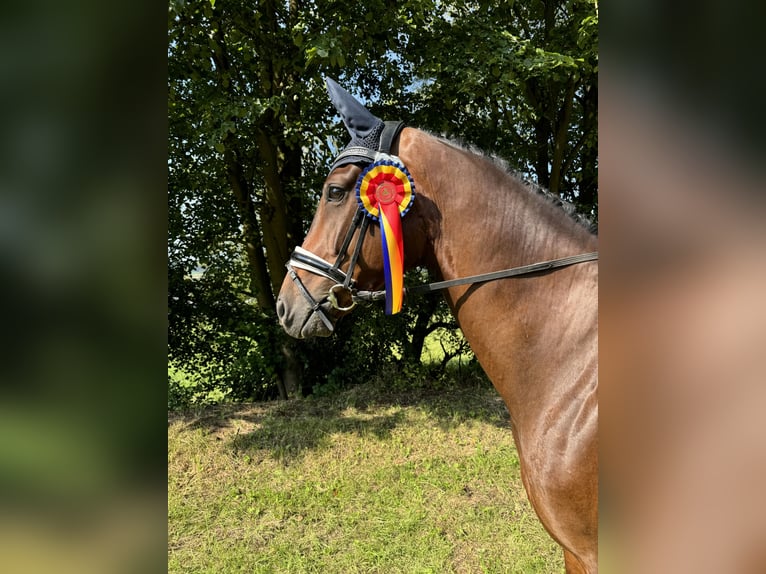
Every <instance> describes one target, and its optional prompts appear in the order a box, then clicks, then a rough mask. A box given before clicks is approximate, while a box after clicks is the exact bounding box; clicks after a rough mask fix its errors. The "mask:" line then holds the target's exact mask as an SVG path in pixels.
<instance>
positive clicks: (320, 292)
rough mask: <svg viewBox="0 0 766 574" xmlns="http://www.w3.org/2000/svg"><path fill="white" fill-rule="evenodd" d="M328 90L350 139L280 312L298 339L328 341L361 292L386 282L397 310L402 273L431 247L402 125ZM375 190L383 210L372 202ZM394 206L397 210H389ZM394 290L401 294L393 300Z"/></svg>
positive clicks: (333, 86) (292, 267) (330, 86)
mask: <svg viewBox="0 0 766 574" xmlns="http://www.w3.org/2000/svg"><path fill="white" fill-rule="evenodd" d="M327 91H328V93H329V95H330V99H331V100H332V103H333V105H334V106H335V108H336V109H337V111H338V113H339V114H340V116H341V118H342V120H343V123H344V125H345V126H346V129H347V130H348V132H349V135H350V136H351V141H350V142H349V144H348V145H347V146H346V147H345V148H344V149H343V150H342V151H341V153H340V154H339V155H338V157H337V158H336V159H335V160H334V162H333V164H332V166H331V168H330V173H329V175H328V176H327V179H325V182H324V184H323V187H322V194H321V198H320V201H319V206H318V208H317V210H316V213H315V215H314V220H313V222H312V224H311V227H310V229H309V232H308V234H307V235H306V238H305V240H304V242H303V244H302V245H301V246H300V247H298V248H296V250H295V251H294V252H293V254H292V256H291V258H290V261H289V262H288V263H287V268H288V274H287V276H286V277H285V280H284V282H283V284H282V288H281V290H280V292H279V297H278V299H277V314H278V316H279V321H280V323H281V325H282V327H283V328H284V329H285V331H287V333H288V334H290V335H291V336H293V337H296V338H308V337H315V336H329V335H330V334H332V332H333V331H334V328H335V324H336V323H337V321H338V319H340V317H342V316H344V315H346V314H348V313H349V312H350V311H351V309H352V308H353V307H354V306H355V302H356V300H357V299H358V296H357V294H358V293H359V292H371V291H375V290H378V289H381V287H383V286H384V285H385V287H386V297H387V311H388V312H394V313H395V312H397V311H398V308H400V306H401V296H402V294H403V286H402V285H401V273H403V271H404V267H405V266H406V267H408V268H409V267H412V266H413V265H416V264H418V263H419V259H420V257H421V254H422V252H423V245H424V242H425V241H424V237H423V234H422V233H420V232H419V227H420V226H419V221H420V217H419V216H418V214H417V211H418V209H417V202H414V201H413V199H414V188H415V182H414V180H413V179H412V177H411V176H410V175H409V172H408V170H407V168H406V167H404V166H403V164H401V160H399V158H398V157H397V156H396V155H394V154H395V153H396V151H397V150H398V143H399V142H398V137H399V134H400V132H401V131H402V129H403V124H402V123H401V122H383V121H382V120H380V119H379V118H377V117H376V116H374V115H373V114H372V113H371V112H370V111H369V110H367V109H366V108H365V107H364V105H362V104H361V103H360V102H359V101H357V100H356V99H355V98H354V97H353V96H352V95H351V94H349V93H348V92H347V91H346V90H344V89H343V88H341V87H340V86H339V85H338V84H337V83H335V82H334V81H333V80H331V79H329V78H328V79H327ZM371 170H376V171H374V172H373V171H371ZM384 172H385V173H384ZM376 174H377V175H380V177H379V178H377V179H376ZM396 177H398V178H400V179H396ZM381 178H382V179H381ZM386 179H387V180H386ZM383 180H386V181H383ZM370 182H372V183H370ZM395 188H396V189H398V190H399V194H398V195H396V193H395ZM375 190H377V196H378V199H380V202H381V204H380V205H377V204H376V205H371V204H370V201H369V197H373V199H375ZM368 191H369V192H370V193H369V194H367V195H365V193H366V192H368ZM395 201H399V203H398V204H397V206H398V207H396V208H393V207H391V206H390V205H383V202H385V203H387V204H390V203H392V202H395ZM404 202H409V203H408V205H403V203H404ZM410 207H412V209H410ZM397 210H398V213H397ZM408 212H411V213H409V215H408V217H406V218H400V216H401V215H402V214H404V213H408ZM392 213H393V216H392V215H391V214H392ZM386 214H388V215H389V216H390V217H388V220H386ZM384 220H386V221H387V222H388V223H387V224H386V225H384V222H383V221H384ZM397 226H400V227H399V228H398V229H396V227H397ZM392 228H394V229H393V230H392ZM397 245H398V247H397ZM404 245H406V246H407V251H406V255H407V257H406V260H405V257H404V249H403V246H404ZM397 250H401V254H400V255H401V261H398V262H397V260H396V252H397ZM399 266H401V269H399V268H398V267H399ZM392 267H393V268H394V269H393V270H392ZM392 282H393V284H392ZM392 293H395V294H396V295H397V296H398V297H399V300H398V301H397V299H396V297H394V300H393V303H392V302H391V301H390V298H391V296H392Z"/></svg>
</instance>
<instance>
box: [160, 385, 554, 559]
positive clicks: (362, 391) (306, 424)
mask: <svg viewBox="0 0 766 574" xmlns="http://www.w3.org/2000/svg"><path fill="white" fill-rule="evenodd" d="M168 531H169V548H168V565H169V570H170V571H171V572H179V573H180V572H184V573H186V572H240V571H243V572H323V573H325V572H328V573H333V572H337V573H350V572H359V573H370V572H380V573H384V572H385V573H389V572H402V573H405V572H406V573H411V572H435V573H441V572H518V573H521V572H541V573H542V572H545V573H549V572H561V571H562V570H563V561H562V559H561V552H560V550H559V549H558V547H557V546H556V545H555V544H554V543H553V542H552V541H551V539H550V538H549V537H548V535H547V534H546V533H545V531H544V530H543V528H542V526H541V525H540V524H539V522H538V520H537V518H536V517H535V515H534V513H533V512H532V510H531V508H530V506H529V503H528V502H527V499H526V496H525V493H524V491H523V488H522V485H521V480H520V477H519V463H518V456H517V454H516V450H515V447H514V445H513V440H512V437H511V432H510V429H509V427H508V418H507V414H506V411H505V408H504V406H503V404H502V402H501V401H500V400H499V398H498V397H497V395H496V393H495V392H494V390H493V389H491V388H489V387H487V386H484V385H477V386H475V387H473V388H470V389H467V388H442V389H441V390H439V391H438V392H435V391H426V390H418V391H416V392H409V393H407V392H393V391H390V390H387V389H386V387H385V386H383V385H378V386H375V385H364V386H360V387H356V388H353V389H351V390H349V391H345V392H342V393H339V394H337V395H335V396H332V397H323V398H310V399H300V400H294V401H290V402H287V403H270V404H263V403H262V404H253V405H247V406H233V405H227V406H220V407H216V408H211V409H208V410H206V411H203V412H201V413H198V414H197V415H195V416H186V417H184V416H173V418H172V419H171V421H170V424H169V428H168Z"/></svg>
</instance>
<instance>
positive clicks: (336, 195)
mask: <svg viewBox="0 0 766 574" xmlns="http://www.w3.org/2000/svg"><path fill="white" fill-rule="evenodd" d="M344 197H346V190H345V189H343V188H342V187H338V186H337V185H333V186H330V188H329V189H328V190H327V200H328V201H341V200H342V199H343V198H344Z"/></svg>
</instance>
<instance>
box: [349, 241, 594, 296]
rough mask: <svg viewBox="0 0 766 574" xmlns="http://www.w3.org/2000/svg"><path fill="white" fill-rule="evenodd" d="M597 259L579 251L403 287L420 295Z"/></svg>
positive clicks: (366, 293) (374, 293)
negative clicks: (490, 270) (539, 260)
mask: <svg viewBox="0 0 766 574" xmlns="http://www.w3.org/2000/svg"><path fill="white" fill-rule="evenodd" d="M596 260H598V251H593V252H591V253H581V254H580V255H572V256H570V257H561V258H560V259H551V260H550V261H541V262H539V263H531V264H529V265H522V266H521V267H513V268H511V269H503V270H501V271H492V272H491V273H481V274H479V275H471V276H470V277H462V278H460V279H451V280H449V281H437V282H435V283H426V284H424V285H415V286H414V287H408V288H406V289H405V293H406V294H407V295H422V294H425V293H434V292H436V291H441V290H442V289H449V288H450V287H457V286H458V285H472V284H476V283H487V282H489V281H495V280H497V279H506V278H508V277H523V276H525V275H532V274H534V273H541V272H543V271H550V270H552V269H557V268H560V267H567V266H569V265H574V264H576V263H584V262H585V261H596ZM385 295H386V292H385V291H357V292H356V293H355V294H354V297H355V299H357V300H359V301H365V302H369V301H378V300H379V299H382V298H383V297H385Z"/></svg>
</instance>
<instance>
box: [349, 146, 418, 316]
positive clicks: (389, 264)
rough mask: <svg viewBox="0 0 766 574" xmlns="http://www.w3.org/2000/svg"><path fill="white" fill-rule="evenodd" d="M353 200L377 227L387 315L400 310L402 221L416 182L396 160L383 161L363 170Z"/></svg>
mask: <svg viewBox="0 0 766 574" xmlns="http://www.w3.org/2000/svg"><path fill="white" fill-rule="evenodd" d="M356 198H357V200H358V201H359V205H360V206H361V207H362V208H363V209H364V210H365V212H366V215H367V216H368V217H371V218H372V219H374V220H376V221H378V222H379V223H380V236H381V242H382V245H383V272H384V275H385V281H386V314H388V315H393V314H394V313H398V312H399V311H401V310H402V303H403V301H404V238H403V235H402V217H404V215H406V214H407V211H409V209H410V207H411V206H412V202H413V201H414V200H415V182H414V181H413V180H412V176H411V175H410V172H409V171H407V168H406V167H404V165H402V164H401V163H400V162H398V161H396V160H395V159H393V158H392V159H382V160H378V161H376V162H375V163H373V164H371V165H370V166H368V167H367V169H365V170H364V171H363V172H362V174H361V175H360V176H359V179H358V180H357V182H356Z"/></svg>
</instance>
